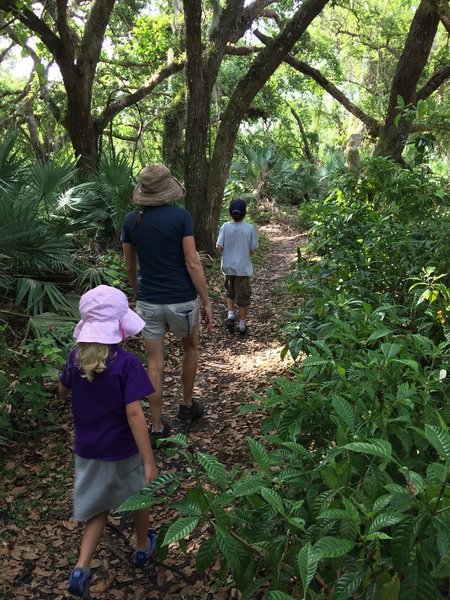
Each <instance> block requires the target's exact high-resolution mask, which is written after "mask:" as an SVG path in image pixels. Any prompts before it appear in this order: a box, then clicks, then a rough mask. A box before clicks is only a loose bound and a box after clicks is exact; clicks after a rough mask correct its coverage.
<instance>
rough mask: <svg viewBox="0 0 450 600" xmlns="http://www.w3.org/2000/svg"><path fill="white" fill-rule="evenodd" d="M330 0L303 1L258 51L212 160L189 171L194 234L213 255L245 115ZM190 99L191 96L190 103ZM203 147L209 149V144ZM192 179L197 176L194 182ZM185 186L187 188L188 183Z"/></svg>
mask: <svg viewBox="0 0 450 600" xmlns="http://www.w3.org/2000/svg"><path fill="white" fill-rule="evenodd" d="M328 1H329V0H305V1H304V2H302V4H301V6H300V8H298V10H297V11H296V12H295V13H294V15H293V17H292V19H291V20H290V21H289V22H288V23H287V25H286V27H285V28H284V30H283V31H282V32H281V33H280V34H279V35H278V36H277V37H276V38H275V39H274V40H273V41H272V42H271V43H269V44H268V46H267V47H266V48H265V49H264V50H262V51H261V52H260V53H259V54H258V56H257V57H256V58H255V60H254V61H253V63H252V65H251V66H250V68H249V70H248V72H247V74H246V75H245V76H244V77H243V78H242V79H241V80H240V81H239V83H238V85H237V86H236V88H235V90H234V92H233V94H232V95H231V98H230V101H229V103H228V106H227V108H226V110H225V112H224V113H223V114H222V118H221V121H220V125H219V129H218V131H217V136H216V140H215V144H214V149H213V154H212V157H211V161H210V162H209V164H208V161H207V160H206V154H204V155H203V156H201V157H200V156H198V157H197V158H198V162H197V165H196V166H197V170H196V172H195V173H189V172H187V173H186V177H187V178H189V181H190V183H191V184H193V187H194V185H195V187H196V188H197V190H198V191H199V194H198V195H193V194H189V196H188V197H187V200H189V204H188V203H187V207H188V209H189V210H191V212H192V215H193V218H194V226H195V235H196V241H197V244H198V247H199V249H201V250H204V251H206V252H208V253H210V254H214V252H215V241H216V234H217V226H218V223H219V217H220V211H221V207H222V202H223V193H224V190H225V184H226V180H227V177H228V173H229V170H230V166H231V161H232V158H233V150H234V145H235V142H236V137H237V134H238V131H239V125H240V123H241V121H242V118H243V117H244V115H245V114H246V112H247V110H248V109H249V107H250V106H251V103H252V101H253V99H254V98H255V96H256V94H257V93H258V91H259V90H260V89H261V88H262V87H263V85H264V84H265V83H266V82H267V80H268V79H269V77H270V76H271V75H272V74H273V73H274V72H275V70H276V69H277V68H278V66H279V65H280V64H281V63H282V62H283V60H284V58H285V57H286V55H287V54H288V53H289V52H290V50H291V49H292V47H293V46H294V44H295V43H296V42H297V40H298V39H299V38H300V36H301V35H302V34H303V33H304V31H305V30H306V29H307V27H308V25H309V24H310V23H311V21H312V20H313V19H314V18H315V17H316V16H317V15H318V14H319V13H320V12H321V10H322V9H323V7H324V6H325V5H326V4H327V2H328ZM187 4H189V6H190V7H191V6H192V2H188V1H187V0H185V10H186V5H187ZM190 10H191V8H190ZM186 35H187V36H188V32H186ZM188 56H189V54H188ZM188 64H189V58H188ZM188 80H189V73H188ZM201 81H202V80H201V79H200V78H199V79H198V80H197V82H198V83H199V84H200V85H201ZM197 93H201V92H197ZM210 100H211V93H209V95H206V94H205V95H204V96H203V101H204V102H207V103H208V106H207V107H205V108H203V109H202V108H201V107H199V106H196V107H192V106H191V107H190V109H191V110H192V111H204V113H205V112H208V114H209V106H210ZM191 102H192V98H191V99H190V102H189V104H190V103H191ZM200 125H201V126H202V127H203V132H202V133H200V132H197V135H198V136H202V135H203V136H205V139H206V135H205V134H206V132H207V126H206V122H205V121H202V120H201V119H200V120H198V121H197V126H200ZM188 127H189V120H188ZM202 139H203V138H202ZM191 143H192V141H191ZM204 148H205V149H206V145H205V146H204ZM190 152H195V148H193V147H192V145H191V146H190V147H189V148H188V149H187V154H188V160H189V154H190ZM193 178H195V179H196V181H195V184H194V182H193ZM193 187H192V188H191V187H190V188H189V191H192V189H193ZM186 188H187V189H188V186H186Z"/></svg>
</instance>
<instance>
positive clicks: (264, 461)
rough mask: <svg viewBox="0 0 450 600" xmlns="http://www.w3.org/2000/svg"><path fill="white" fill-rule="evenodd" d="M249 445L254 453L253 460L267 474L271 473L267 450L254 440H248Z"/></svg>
mask: <svg viewBox="0 0 450 600" xmlns="http://www.w3.org/2000/svg"><path fill="white" fill-rule="evenodd" d="M247 444H248V447H249V448H250V452H251V453H252V456H253V460H254V461H255V462H256V464H257V465H258V466H259V467H260V468H261V469H262V470H263V471H265V472H266V473H269V472H270V458H269V453H268V452H267V450H266V448H265V447H264V446H263V445H262V444H261V442H258V441H257V440H254V439H253V438H247Z"/></svg>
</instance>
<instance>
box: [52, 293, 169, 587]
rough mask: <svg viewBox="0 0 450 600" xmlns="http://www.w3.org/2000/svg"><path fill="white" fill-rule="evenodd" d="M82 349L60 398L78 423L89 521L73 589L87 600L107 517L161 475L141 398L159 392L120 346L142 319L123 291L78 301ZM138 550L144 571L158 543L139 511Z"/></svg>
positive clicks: (83, 509)
mask: <svg viewBox="0 0 450 600" xmlns="http://www.w3.org/2000/svg"><path fill="white" fill-rule="evenodd" d="M80 316H81V320H80V322H79V323H78V325H77V326H76V328H75V332H74V338H75V340H76V341H77V346H76V348H75V349H74V350H72V352H71V353H70V356H69V358H68V360H67V363H66V365H65V367H64V369H63V372H62V374H61V378H60V383H59V393H60V396H61V397H62V398H65V397H67V396H68V395H69V394H71V395H72V414H73V421H74V425H75V447H74V453H75V489H74V518H75V519H76V520H77V521H84V522H85V525H84V531H83V537H82V540H81V546H80V552H79V557H78V562H77V564H76V566H75V568H74V569H73V571H72V572H71V574H70V576H69V580H68V584H67V589H68V590H69V592H71V593H73V594H76V595H77V596H81V597H82V598H89V583H90V578H91V568H90V565H91V560H92V556H93V554H94V551H95V549H96V547H97V543H98V541H99V539H100V536H101V534H102V533H103V529H104V527H105V524H106V521H107V518H108V515H109V512H110V511H111V510H113V509H115V508H117V507H118V506H119V505H120V504H121V503H122V502H123V501H124V500H126V499H127V498H128V497H129V496H131V495H132V494H136V493H138V492H139V491H140V490H141V489H142V488H143V487H144V485H146V484H147V483H149V482H150V481H152V480H153V479H155V478H156V477H157V476H158V469H157V467H156V465H155V462H154V459H153V453H152V449H151V444H150V437H149V433H148V428H147V423H146V420H145V417H144V413H143V411H142V407H141V402H140V401H141V399H142V398H145V397H146V396H147V395H148V394H151V393H153V392H154V391H155V390H154V388H153V385H152V384H151V382H150V380H149V378H148V375H147V371H146V370H145V369H144V367H143V366H142V364H141V362H140V361H139V359H138V358H137V357H136V356H135V355H134V354H132V353H131V352H126V351H125V350H123V349H122V348H121V347H120V346H119V343H120V342H121V341H122V340H123V339H125V338H126V337H129V336H132V335H136V334H137V333H138V332H139V331H141V330H142V328H143V327H144V325H145V323H144V321H143V320H142V319H141V318H140V317H139V316H138V315H137V314H136V313H135V312H134V311H132V310H131V309H130V308H129V307H128V302H127V299H126V296H125V294H124V293H123V292H121V291H120V290H118V289H115V288H112V287H109V286H106V285H100V286H98V287H96V288H94V289H93V290H90V291H89V292H87V293H86V294H84V295H83V296H82V297H81V299H80ZM133 520H134V526H135V531H136V542H137V547H136V549H135V551H134V554H133V563H134V565H135V566H137V567H143V566H145V565H146V564H147V563H148V561H149V559H150V556H151V555H152V553H153V552H154V550H155V546H156V534H155V530H154V529H148V521H149V509H146V508H145V509H140V510H137V511H135V512H134V513H133Z"/></svg>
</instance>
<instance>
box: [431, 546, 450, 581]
mask: <svg viewBox="0 0 450 600" xmlns="http://www.w3.org/2000/svg"><path fill="white" fill-rule="evenodd" d="M431 576H432V577H435V578H439V579H440V578H442V577H450V550H448V551H447V553H446V554H444V556H443V557H442V558H441V560H440V561H439V563H438V565H437V566H436V568H435V569H434V570H433V571H431Z"/></svg>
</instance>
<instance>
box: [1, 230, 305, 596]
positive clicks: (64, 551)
mask: <svg viewBox="0 0 450 600" xmlns="http://www.w3.org/2000/svg"><path fill="white" fill-rule="evenodd" d="M259 232H260V233H261V234H264V235H265V236H266V237H267V238H268V239H269V250H268V253H267V256H266V258H265V259H264V261H263V264H262V265H261V266H260V267H259V268H257V270H256V272H255V275H254V277H253V279H252V290H253V298H252V306H251V308H250V310H249V319H248V324H249V329H250V335H249V336H248V337H245V338H240V337H239V336H238V335H232V334H229V333H228V332H227V331H226V330H225V328H224V325H223V322H224V318H225V309H224V295H223V293H222V290H221V289H220V284H219V283H218V282H216V284H215V285H216V287H215V289H213V290H212V292H213V311H214V317H215V324H214V327H213V331H212V332H211V333H205V332H202V334H201V341H200V368H199V373H198V379H197V385H196V395H198V397H201V398H202V399H203V401H204V403H205V408H206V414H205V417H204V418H203V419H202V420H201V421H199V422H198V423H197V424H195V425H194V426H191V427H190V429H189V431H186V429H183V427H182V426H181V425H180V423H179V421H177V419H176V417H175V415H176V411H177V405H178V399H179V395H180V384H179V377H178V371H179V350H178V346H177V345H175V344H174V345H172V343H170V344H169V347H168V353H167V376H166V393H165V405H164V406H165V408H164V410H165V417H166V418H167V419H168V420H169V421H170V423H171V425H172V429H173V432H177V431H183V432H185V433H186V434H187V435H188V436H189V439H190V440H191V442H192V443H193V445H194V447H195V448H197V449H199V450H202V451H204V452H208V453H210V454H215V455H216V456H217V457H218V458H219V459H220V460H221V461H222V462H224V463H225V464H226V465H227V466H232V465H233V464H235V463H236V462H239V463H241V464H242V463H243V462H245V459H246V456H247V451H246V444H245V438H246V437H247V436H249V435H250V436H252V435H257V434H258V431H259V420H258V417H257V415H256V416H255V415H254V414H251V415H248V416H245V417H241V416H239V415H238V411H239V407H240V406H241V405H242V404H244V403H246V402H248V401H251V399H252V398H253V396H254V394H255V393H264V390H265V389H266V388H267V387H268V385H269V384H270V381H271V380H272V379H273V377H275V376H277V375H279V374H281V373H282V372H283V370H285V369H286V366H287V363H286V361H282V360H281V359H280V351H281V348H282V340H281V337H280V333H279V321H278V317H279V314H280V311H283V306H282V299H281V298H280V297H279V295H277V293H276V291H277V289H279V287H280V284H281V282H282V280H283V279H284V278H285V277H286V276H287V275H288V274H289V272H290V268H291V265H292V263H293V261H294V260H295V257H296V249H297V246H298V245H300V244H302V242H303V238H302V235H301V234H300V233H299V232H298V231H295V230H294V229H293V228H291V227H290V226H289V224H288V223H287V222H282V223H281V222H271V223H270V224H267V225H264V226H262V227H259ZM56 402H57V401H56V400H55V406H53V407H51V408H55V407H56ZM55 411H56V412H57V413H58V414H57V417H56V418H57V423H56V425H55V427H54V428H53V431H51V432H49V433H44V434H43V435H42V437H37V438H36V439H34V440H27V441H24V442H23V443H22V444H18V445H17V446H15V447H13V448H11V449H9V450H8V455H7V456H6V457H4V460H3V457H2V471H1V472H2V473H6V475H7V477H6V479H5V481H4V484H3V485H2V487H3V488H4V491H0V600H2V599H4V600H24V599H29V598H32V599H35V600H38V599H41V598H42V599H48V600H50V599H51V600H61V599H63V598H69V597H70V596H69V595H67V594H66V592H65V586H66V578H67V574H68V571H69V567H68V562H69V563H70V564H72V563H73V561H74V560H75V558H76V554H77V550H78V544H79V539H80V532H81V528H80V526H79V525H78V524H76V523H74V522H72V521H71V519H70V514H71V489H72V456H71V452H70V438H71V426H70V412H69V410H68V409H67V408H64V410H63V411H61V406H60V405H58V406H57V408H55ZM157 463H158V466H159V467H160V469H161V471H162V472H164V471H168V470H174V469H176V467H177V459H176V457H175V458H173V457H172V458H168V457H166V456H165V454H164V452H161V451H158V453H157ZM155 513H156V515H155V516H157V521H156V522H155V526H156V527H158V526H160V525H161V524H162V523H165V522H170V521H171V520H172V518H173V511H171V510H169V509H164V508H162V509H161V508H160V507H156V510H155ZM18 523H19V524H21V525H22V526H18V525H17V524H18ZM130 532H131V522H130V519H129V517H128V516H121V517H113V518H111V519H110V523H109V525H108V528H107V530H106V533H105V535H104V537H103V539H102V541H101V543H100V546H99V549H98V552H97V554H96V557H95V559H94V563H93V567H94V568H95V569H94V576H93V581H92V585H91V595H92V598H93V599H94V600H114V599H118V600H140V599H147V598H160V599H163V600H175V599H177V600H182V599H189V600H194V599H198V600H222V599H223V600H225V599H233V598H238V597H239V596H238V593H237V592H236V590H233V589H232V588H231V587H218V586H217V584H216V582H215V573H217V571H218V569H219V565H218V564H217V565H214V566H213V567H212V569H210V570H209V572H208V574H207V575H206V576H199V575H198V574H197V573H196V570H195V550H196V548H197V547H198V544H199V542H200V539H199V537H198V536H197V537H194V538H193V539H191V540H189V541H188V543H187V549H186V553H185V554H181V553H180V552H179V551H178V549H177V548H175V547H174V548H171V549H170V552H169V556H168V557H167V559H166V560H165V561H164V563H163V564H158V565H156V566H153V567H152V568H150V567H149V568H147V569H143V570H141V571H140V572H138V571H135V570H134V569H133V568H132V567H131V565H130V561H129V558H130V553H131V549H132V546H131V541H130Z"/></svg>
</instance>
